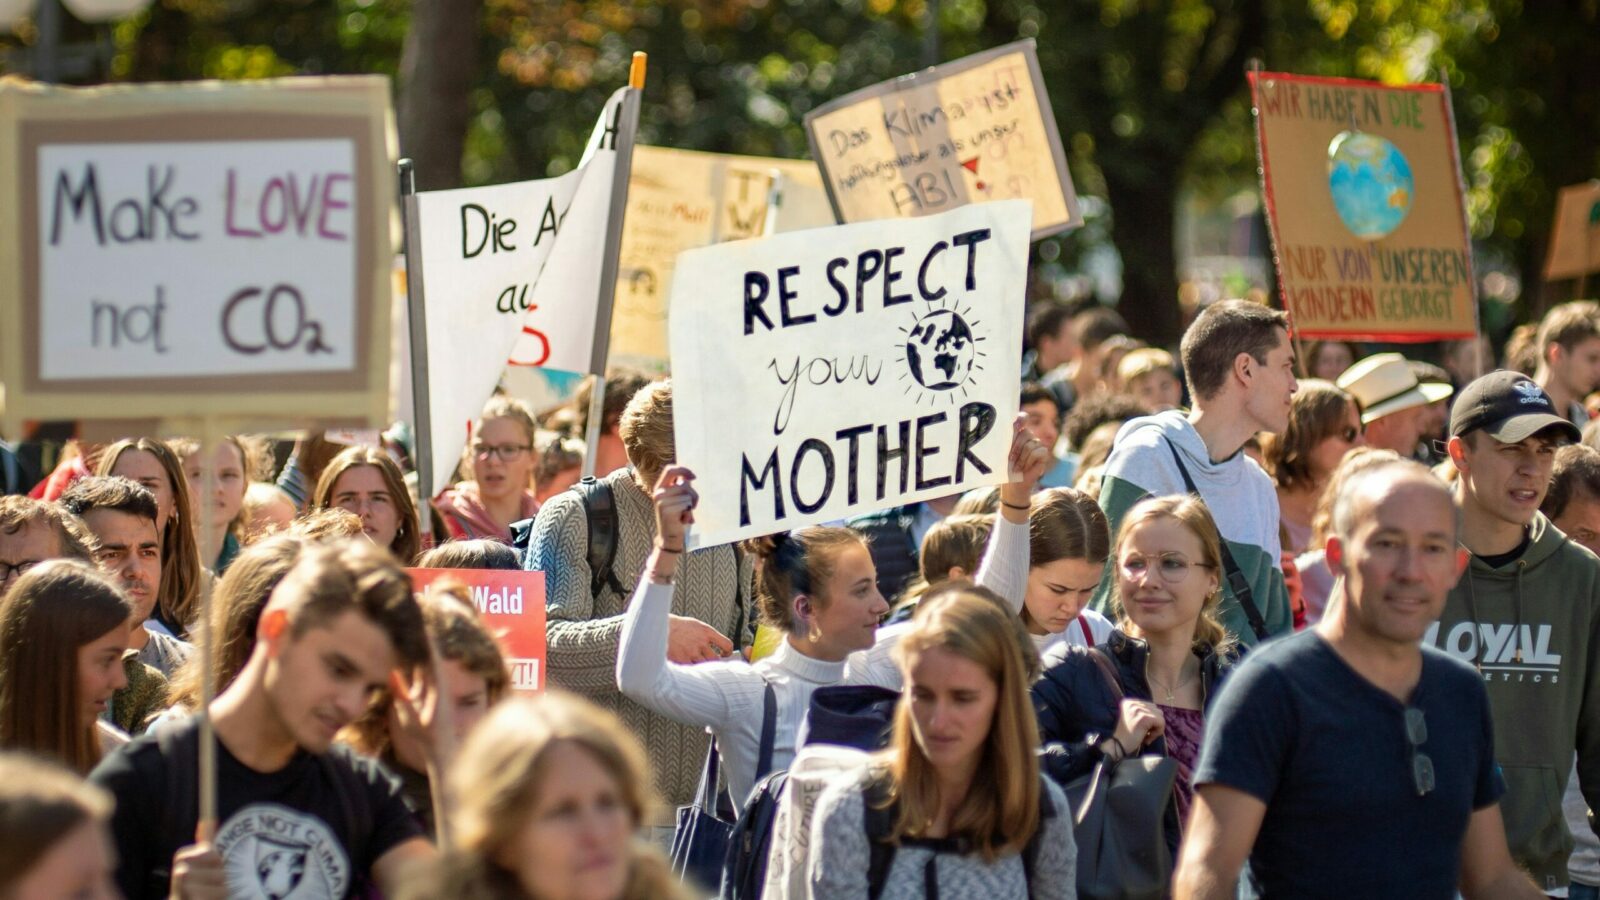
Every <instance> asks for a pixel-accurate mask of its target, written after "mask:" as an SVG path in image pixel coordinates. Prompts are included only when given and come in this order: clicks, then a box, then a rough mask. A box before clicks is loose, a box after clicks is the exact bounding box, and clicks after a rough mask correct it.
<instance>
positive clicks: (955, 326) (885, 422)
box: [670, 200, 1032, 547]
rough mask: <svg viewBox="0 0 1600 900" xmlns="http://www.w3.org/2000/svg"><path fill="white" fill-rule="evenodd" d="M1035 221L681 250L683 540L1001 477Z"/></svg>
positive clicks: (820, 232)
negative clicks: (694, 505) (687, 274)
mask: <svg viewBox="0 0 1600 900" xmlns="http://www.w3.org/2000/svg"><path fill="white" fill-rule="evenodd" d="M1031 222H1032V207H1031V204H1029V203H1028V202H1027V201H1025V200H1005V201H998V202H995V203H983V204H977V205H973V206H967V207H962V208H960V209H957V210H954V211H952V212H948V213H944V214H942V215H937V216H927V217H924V218H916V219H893V220H888V221H882V222H871V223H861V224H856V225H840V226H836V227H834V228H827V229H816V230H813V231H797V232H792V233H789V234H783V235H778V236H777V237H772V238H766V239H763V240H754V241H742V242H738V243H733V244H724V245H720V246H715V247H706V248H701V249H697V250H691V251H688V252H686V253H684V254H683V255H682V256H680V257H679V259H678V268H679V270H680V271H692V272H695V273H696V277H695V278H694V279H692V280H689V279H680V280H679V281H678V282H677V284H675V285H674V287H673V297H672V302H673V305H674V307H675V308H679V309H682V308H685V307H686V306H687V305H688V304H690V303H693V304H694V307H695V309H696V310H697V312H696V314H695V315H693V316H674V317H673V318H672V321H671V323H670V328H671V340H672V362H673V366H672V375H673V428H674V434H675V438H676V449H677V458H678V461H679V462H680V463H682V464H683V465H685V466H688V467H689V468H690V469H691V470H693V471H694V473H695V475H696V476H697V478H696V481H695V488H696V490H698V491H699V493H700V499H701V502H700V505H699V508H698V509H697V510H696V512H695V526H694V528H693V529H691V531H690V535H689V542H690V544H691V545H692V546H695V547H707V546H714V545H717V544H723V543H727V542H729V541H734V540H739V539H741V538H747V537H753V536H756V535H762V534H769V533H771V532H774V531H783V530H787V529H792V528H797V527H799V526H801V525H808V524H814V523H817V522H824V521H830V520H834V519H839V518H842V517H844V516H847V515H852V514H855V513H859V512H868V511H871V510H874V509H882V508H885V507H888V506H895V505H900V504H904V503H910V502H913V501H917V500H924V499H928V498H932V497H943V496H947V495H950V494H954V493H959V492H961V491H964V490H966V489H968V488H972V487H977V486H980V485H985V484H995V483H998V482H1000V481H1004V480H1005V478H1006V453H1007V450H1008V449H1009V447H1010V442H1011V429H1010V427H1009V423H1010V421H1011V419H1012V417H1013V416H1015V414H1016V410H1017V405H1018V396H1019V390H1020V384H1019V381H1020V378H1019V374H1018V373H1019V372H1020V371H1021V365H1022V364H1021V352H1022V350H1021V348H1022V341H1021V335H1022V309H1023V303H1024V295H1025V289H1026V282H1027V269H1028V242H1029V231H1030V223H1031ZM680 304H682V305H680ZM732 386H737V388H738V389H737V390H730V387H732Z"/></svg>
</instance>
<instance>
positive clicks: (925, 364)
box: [902, 309, 983, 394]
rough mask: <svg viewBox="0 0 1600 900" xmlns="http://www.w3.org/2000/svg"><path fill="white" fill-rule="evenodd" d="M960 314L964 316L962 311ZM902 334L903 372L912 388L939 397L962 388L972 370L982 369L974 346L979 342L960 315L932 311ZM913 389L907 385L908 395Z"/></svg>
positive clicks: (951, 312)
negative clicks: (904, 338) (904, 368)
mask: <svg viewBox="0 0 1600 900" xmlns="http://www.w3.org/2000/svg"><path fill="white" fill-rule="evenodd" d="M962 312H965V311H964V310H963V311H962ZM902 330H903V331H905V332H906V341H905V344H904V347H905V361H906V370H907V371H908V373H909V374H910V375H911V378H912V380H913V381H914V382H915V386H917V387H922V388H925V389H927V390H929V391H934V392H935V393H936V394H937V393H942V392H945V391H954V390H956V389H958V388H962V387H964V386H965V385H966V383H967V382H968V381H969V380H970V379H971V377H972V371H973V369H974V368H978V369H982V368H983V367H982V366H981V365H979V364H978V358H979V357H980V356H982V355H983V354H982V353H979V352H978V348H977V345H978V343H979V342H981V341H982V340H983V338H976V337H974V336H973V334H972V327H971V326H970V325H968V324H967V320H966V319H965V318H963V316H962V314H961V312H958V311H956V310H954V309H935V310H932V311H931V312H928V313H925V314H923V315H922V316H920V317H918V318H917V320H916V322H915V323H914V324H913V325H912V326H911V328H909V329H902ZM912 389H913V385H907V386H906V390H907V391H908V392H909V391H910V390H912Z"/></svg>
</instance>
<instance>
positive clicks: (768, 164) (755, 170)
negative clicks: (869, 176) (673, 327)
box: [611, 146, 833, 372]
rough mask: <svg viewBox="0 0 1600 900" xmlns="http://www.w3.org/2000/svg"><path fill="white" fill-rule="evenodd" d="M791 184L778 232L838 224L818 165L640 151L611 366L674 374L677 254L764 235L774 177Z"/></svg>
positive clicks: (784, 188)
mask: <svg viewBox="0 0 1600 900" xmlns="http://www.w3.org/2000/svg"><path fill="white" fill-rule="evenodd" d="M774 171H776V172H777V173H779V176H780V177H781V179H782V183H781V184H780V185H779V190H780V191H781V196H782V202H781V203H780V204H779V205H778V209H777V217H776V221H775V222H774V226H775V227H774V231H775V232H783V231H798V230H800V229H803V228H821V227H823V226H825V225H832V224H833V208H832V207H831V206H829V205H828V195H827V193H826V192H825V191H824V190H823V189H822V176H821V174H820V173H818V171H817V167H816V164H814V163H810V162H801V161H798V160H792V159H773V158H769V157H762V156H732V155H728V154H724V153H698V152H695V151H690V150H672V149H668V148H666V147H646V146H637V147H635V148H634V149H633V174H632V175H631V177H630V178H629V179H628V215H627V219H626V220H625V221H624V223H623V229H622V253H621V264H620V267H619V270H618V272H617V292H616V312H615V315H614V316H613V318H612V320H611V361H612V362H613V363H623V364H626V365H633V366H639V367H641V368H644V369H647V370H651V371H657V372H665V371H667V368H668V366H667V297H668V296H670V294H671V286H672V273H673V265H674V263H675V262H676V261H677V258H678V254H679V253H682V252H683V251H685V250H689V249H691V248H694V247H704V246H706V245H708V244H717V243H721V242H723V241H737V240H744V239H745V238H752V237H759V236H760V235H761V233H762V229H763V224H764V223H765V222H766V220H767V212H768V210H767V195H768V192H769V191H770V189H771V188H772V174H773V172H774Z"/></svg>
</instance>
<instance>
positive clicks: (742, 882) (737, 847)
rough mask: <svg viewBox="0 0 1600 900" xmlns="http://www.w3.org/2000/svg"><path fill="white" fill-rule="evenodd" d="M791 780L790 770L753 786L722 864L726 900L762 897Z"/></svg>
mask: <svg viewBox="0 0 1600 900" xmlns="http://www.w3.org/2000/svg"><path fill="white" fill-rule="evenodd" d="M788 783H789V772H788V770H787V769H785V770H782V771H778V772H772V773H771V774H768V775H766V776H765V777H763V778H762V779H761V780H760V781H758V782H756V786H755V787H753V788H751V789H750V796H749V798H747V799H746V800H745V803H744V809H743V810H742V811H741V812H740V813H739V821H738V822H737V823H735V824H734V826H733V833H732V834H731V835H729V837H728V858H727V859H726V860H724V861H723V863H722V890H721V891H720V892H719V894H718V896H720V897H721V898H722V900H759V898H760V897H761V892H762V890H763V888H765V887H766V882H767V854H768V851H769V850H770V849H771V847H772V824H773V820H775V819H776V818H777V817H778V804H779V802H780V801H782V800H783V789H784V787H785V786H786V785H787V784H788Z"/></svg>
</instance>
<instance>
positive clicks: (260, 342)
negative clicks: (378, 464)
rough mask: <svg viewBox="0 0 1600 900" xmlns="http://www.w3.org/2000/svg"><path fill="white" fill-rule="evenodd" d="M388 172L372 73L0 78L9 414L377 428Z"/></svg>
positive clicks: (385, 346)
mask: <svg viewBox="0 0 1600 900" xmlns="http://www.w3.org/2000/svg"><path fill="white" fill-rule="evenodd" d="M393 159H394V139H393V128H392V123H391V116H390V110H389V86H388V82H387V80H386V79H383V78H377V77H340V78H292V79H276V80H267V81H257V82H248V83H242V82H233V83H226V84H223V83H213V82H196V83H188V84H181V85H141V86H117V87H101V88H93V89H73V88H57V87H47V86H42V85H33V84H22V83H8V84H3V85H0V184H3V187H0V221H3V222H6V223H8V227H7V228H6V229H4V232H3V237H0V381H3V383H4V385H5V389H4V394H3V399H0V405H3V411H4V420H5V421H6V422H7V423H9V424H11V425H15V424H16V423H17V422H19V421H20V420H22V419H24V418H51V419H71V418H80V419H104V418H116V419H145V420H150V419H161V418H169V419H170V418H175V417H199V416H205V415H226V416H228V417H230V418H231V419H233V420H235V421H249V422H250V423H251V424H252V425H254V426H257V427H272V426H274V425H280V424H282V425H287V424H294V423H297V422H303V421H305V420H309V419H323V420H335V421H339V422H341V423H344V424H352V425H365V424H378V423H380V422H382V421H383V418H384V415H385V413H386V412H387V405H388V385H389V373H388V366H389V359H388V356H389V327H390V322H389V290H390V285H389V260H390V257H391V254H392V252H393V236H392V235H391V233H390V215H391V212H392V210H393V198H394V189H393V182H394V178H393V174H392V172H393V168H392V167H393Z"/></svg>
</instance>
